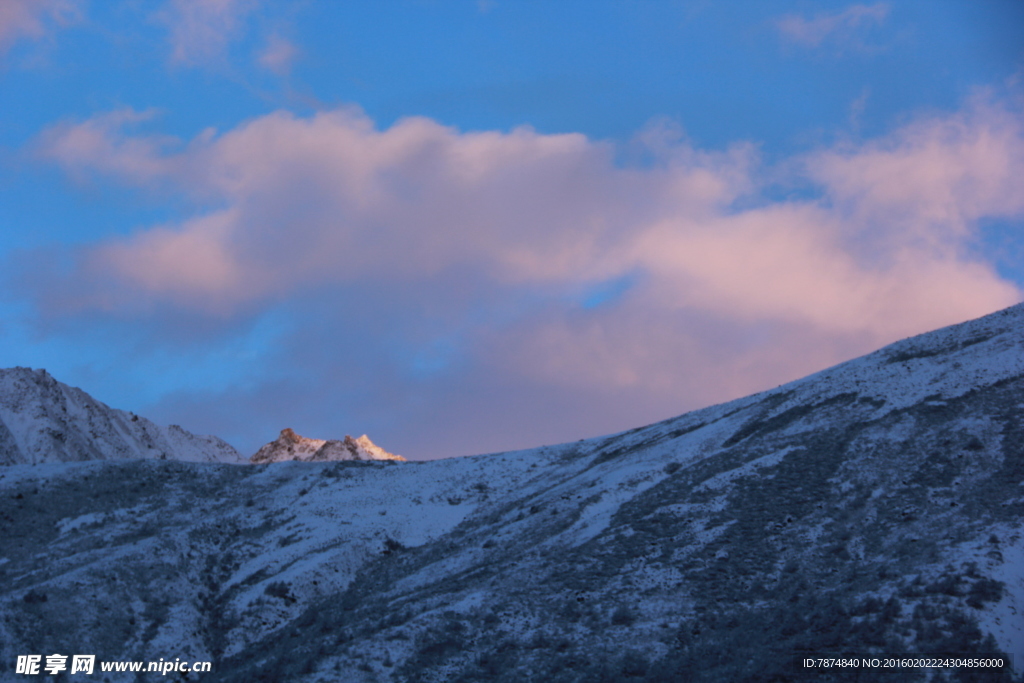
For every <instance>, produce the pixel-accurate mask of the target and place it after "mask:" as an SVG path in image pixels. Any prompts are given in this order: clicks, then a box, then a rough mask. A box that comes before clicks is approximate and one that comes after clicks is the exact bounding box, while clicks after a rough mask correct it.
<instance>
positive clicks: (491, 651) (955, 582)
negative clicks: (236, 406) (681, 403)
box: [0, 306, 1024, 682]
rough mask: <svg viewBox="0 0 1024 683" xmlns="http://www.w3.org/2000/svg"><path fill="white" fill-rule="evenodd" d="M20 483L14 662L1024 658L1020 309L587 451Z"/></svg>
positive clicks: (579, 674)
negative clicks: (59, 656) (61, 657)
mask: <svg viewBox="0 0 1024 683" xmlns="http://www.w3.org/2000/svg"><path fill="white" fill-rule="evenodd" d="M0 476H2V478H0V525H2V528H0V538H2V539H3V540H2V542H0V586H2V587H3V588H2V590H3V594H2V598H0V667H6V670H2V669H0V678H2V679H3V680H22V677H19V676H17V675H16V674H14V673H13V666H14V662H15V659H16V656H17V655H19V654H31V653H36V654H43V655H45V654H50V653H54V652H58V653H64V654H72V653H94V654H96V655H97V656H98V658H99V659H101V660H115V659H124V660H153V661H155V660H157V659H159V658H164V659H165V660H166V659H173V658H181V659H182V660H189V661H195V660H209V661H212V662H213V672H212V673H209V674H204V675H203V676H202V677H199V678H197V679H196V680H203V681H239V682H243V681H245V682H249V681H528V680H534V681H600V680H607V681H620V680H650V681H686V680H696V681H715V682H718V681H770V680H776V681H790V680H808V681H811V680H813V681H819V680H872V681H874V680H883V681H884V680H892V681H907V680H926V679H927V678H928V677H929V676H931V677H932V678H933V679H935V680H942V678H941V677H942V676H943V675H945V674H944V673H943V672H941V671H939V670H928V671H926V670H923V669H902V670H892V669H889V670H885V669H878V670H873V671H871V672H865V671H863V670H859V669H856V670H855V669H830V670H829V671H828V672H823V671H821V670H818V669H807V668H804V667H803V666H802V665H801V662H802V661H803V660H804V659H805V658H806V657H816V656H827V655H850V656H857V657H858V658H860V657H868V656H881V655H884V654H891V655H896V654H902V653H923V654H946V655H959V656H965V655H988V654H999V653H1002V654H1004V655H1005V654H1012V655H1013V657H1014V659H1015V661H1016V664H1017V668H1018V675H1019V673H1020V671H1021V669H1022V668H1024V529H1022V520H1024V307H1022V306H1017V307H1014V308H1011V309H1008V310H1006V311H1002V312H1000V313H997V314H994V315H991V316H988V317H986V318H982V319H980V320H976V321H972V322H969V323H965V324H963V325H959V326H956V327H952V328H947V329H943V330H939V331H937V332H933V333H930V334H927V335H923V336H920V337H917V338H914V339H910V340H906V341H903V342H900V343H897V344H895V345H893V346H890V347H888V348H886V349H883V350H881V351H878V352H876V353H873V354H871V355H868V356H865V357H863V358H860V359H857V360H854V361H851V362H849V363H846V364H843V365H840V366H837V367H835V368H832V369H830V370H826V371H824V372H821V373H818V374H816V375H813V376H811V377H808V378H805V379H803V380H800V381H798V382H794V383H791V384H788V385H785V386H782V387H779V388H778V389H775V390H773V391H769V392H765V393H762V394H758V395H755V396H751V397H748V398H745V399H741V400H738V401H733V402H731V403H727V404H723V405H720V406H714V407H711V408H707V409H705V410H701V411H697V412H693V413H689V414H686V415H683V416H681V417H678V418H675V419H672V420H667V421H665V422H661V423H658V424H655V425H651V426H648V427H642V428H638V429H634V430H631V431H629V432H625V433H622V434H616V435H613V436H609V437H602V438H598V439H591V440H588V441H580V442H577V443H572V444H563V445H559V446H552V447H547V448H539V449H533V450H528V451H520V452H515V453H499V454H493V455H482V456H475V457H467V458H458V459H450V460H441V461H434V462H425V463H416V462H410V463H401V464H397V463H393V462H280V463H272V464H267V465H227V464H218V463H184V462H172V461H160V460H119V461H105V462H104V461H93V462H72V463H53V464H42V465H36V466H30V465H15V466H10V467H6V468H2V469H0ZM946 673H948V674H949V675H950V676H952V678H950V680H984V681H987V680H1010V675H1011V674H1010V673H1009V672H1008V671H1006V670H1001V671H994V670H985V671H980V670H976V669H971V670H968V669H961V670H959V671H956V672H946ZM108 675H109V674H108ZM109 676H110V677H111V680H117V679H116V678H114V677H113V675H109ZM936 676H937V677H938V678H936ZM958 677H959V678H958ZM972 677H973V678H972ZM157 678H160V679H164V678H166V679H167V680H174V677H173V676H169V677H156V678H154V679H153V680H156V679H157ZM126 680H134V679H132V678H128V679H126Z"/></svg>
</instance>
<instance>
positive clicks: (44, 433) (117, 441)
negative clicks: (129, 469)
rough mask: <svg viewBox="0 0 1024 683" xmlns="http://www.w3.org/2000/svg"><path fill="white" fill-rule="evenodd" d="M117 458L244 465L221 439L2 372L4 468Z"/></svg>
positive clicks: (29, 375) (30, 374) (25, 372)
mask: <svg viewBox="0 0 1024 683" xmlns="http://www.w3.org/2000/svg"><path fill="white" fill-rule="evenodd" d="M117 458H158V459H168V458H169V459H172V460H186V461H195V462H242V458H241V456H240V455H239V454H238V452H237V451H235V449H233V448H232V447H231V446H229V445H228V444H227V443H225V442H224V441H222V440H220V439H218V438H217V437H213V436H196V435H195V434H192V433H190V432H187V431H185V430H184V429H182V428H181V427H179V426H177V425H171V426H169V427H163V426H160V425H156V424H153V423H152V422H150V421H149V420H147V419H146V418H144V417H139V416H138V415H135V414H133V413H129V412H125V411H123V410H115V409H113V408H110V407H108V406H106V405H104V404H103V403H100V402H99V401H97V400H95V399H93V398H92V397H91V396H89V395H88V394H86V393H85V392H84V391H82V390H81V389H76V388H74V387H69V386H68V385H66V384H63V383H61V382H58V381H57V380H55V379H54V378H53V377H51V376H50V375H49V373H47V372H46V371H45V370H32V369H29V368H10V369H0V465H13V464H17V463H32V464H35V463H43V462H68V461H79V460H110V459H117Z"/></svg>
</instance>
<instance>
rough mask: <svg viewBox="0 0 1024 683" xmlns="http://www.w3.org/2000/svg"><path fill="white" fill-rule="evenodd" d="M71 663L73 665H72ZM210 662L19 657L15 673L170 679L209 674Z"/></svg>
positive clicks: (93, 656) (82, 656)
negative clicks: (107, 674) (150, 675)
mask: <svg viewBox="0 0 1024 683" xmlns="http://www.w3.org/2000/svg"><path fill="white" fill-rule="evenodd" d="M69 660H70V661H69ZM210 667H211V665H210V662H183V661H181V660H180V659H175V660H174V661H173V662H172V661H170V660H167V661H164V659H163V658H162V657H161V658H160V661H158V662H99V666H98V667H97V666H96V655H70V656H69V655H61V654H52V655H46V656H45V657H44V656H43V655H18V661H17V664H16V665H15V669H14V673H16V674H23V675H26V676H37V675H40V674H49V675H50V676H54V675H56V674H58V673H61V672H64V671H66V672H68V673H71V674H92V673H93V671H97V670H98V671H100V672H108V671H125V672H134V673H141V672H146V673H158V674H162V675H164V676H166V675H167V674H169V673H189V672H192V671H194V672H197V673H205V672H207V671H209V670H210Z"/></svg>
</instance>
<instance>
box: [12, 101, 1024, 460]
mask: <svg viewBox="0 0 1024 683" xmlns="http://www.w3.org/2000/svg"><path fill="white" fill-rule="evenodd" d="M145 118H146V114H140V113H137V112H134V111H130V110H128V111H120V112H113V113H108V114H103V115H100V116H97V117H95V118H93V119H90V120H87V121H81V122H70V123H65V124H62V125H60V126H56V127H54V128H51V129H50V130H49V131H47V132H46V133H45V134H44V135H43V136H42V137H41V138H40V140H39V142H38V150H39V154H40V155H41V156H42V157H43V158H45V159H48V160H49V161H51V162H53V163H56V164H59V165H60V166H62V167H63V168H65V169H66V170H67V171H68V172H69V173H71V174H75V175H94V176H100V177H103V178H112V179H116V180H117V181H119V182H121V183H125V184H135V185H138V186H140V187H143V188H160V190H161V191H163V192H168V191H170V192H173V193H176V194H178V195H179V196H180V198H181V199H180V200H181V201H185V202H187V203H190V204H191V205H192V206H193V207H194V211H193V213H192V215H191V216H190V217H187V218H185V219H183V220H181V221H179V222H175V223H172V224H166V225H156V226H150V227H147V228H144V229H141V230H139V231H138V232H136V233H135V234H133V235H131V236H128V237H118V238H113V239H110V240H107V241H105V242H101V243H97V244H91V245H86V246H83V247H81V248H79V249H78V250H77V251H75V252H74V253H72V254H71V255H70V258H69V259H66V261H67V262H69V263H70V265H69V266H68V267H67V268H65V269H63V270H59V271H58V270H54V271H53V272H50V273H47V274H46V276H45V277H40V276H38V275H36V276H34V278H33V279H32V282H33V283H34V284H32V285H31V287H32V291H33V296H34V298H35V301H36V303H37V306H38V307H39V310H40V311H41V313H42V315H43V316H44V318H49V319H60V318H62V317H64V318H66V317H69V316H92V317H94V318H95V317H97V316H99V317H104V316H105V317H106V318H107V319H110V320H119V321H135V322H139V321H143V322H144V324H145V325H148V326H150V327H153V328H154V329H158V330H159V329H163V327H165V326H170V325H172V324H173V325H178V326H180V325H181V324H182V320H190V321H192V323H189V324H195V321H211V320H214V321H218V322H217V325H219V326H220V327H219V328H218V329H220V330H221V332H220V333H221V334H231V330H233V329H234V330H242V329H243V328H244V329H248V328H247V327H246V326H249V325H251V324H252V321H253V320H254V319H258V318H259V317H260V316H261V315H266V314H267V312H268V311H274V312H275V315H283V316H285V317H287V319H288V320H290V321H291V322H290V327H289V330H288V332H287V333H286V334H284V335H282V336H281V337H280V338H278V339H277V341H276V342H275V348H274V350H273V351H272V352H270V354H269V355H268V357H267V367H268V368H272V370H271V369H268V371H267V377H266V378H264V379H263V380H260V379H255V380H254V381H253V382H250V383H249V384H248V385H247V386H246V387H245V388H239V387H227V388H225V389H224V390H223V393H220V394H218V395H216V396H212V395H211V396H208V397H207V398H206V399H204V398H202V397H199V396H198V395H189V394H183V395H181V396H178V397H172V398H170V399H168V403H167V405H166V406H165V409H166V410H167V411H169V414H174V415H179V414H184V413H189V414H190V415H191V417H192V419H193V423H194V421H195V420H196V419H200V417H199V413H202V415H204V416H206V417H205V418H203V419H208V420H211V421H215V420H216V419H218V418H217V417H216V415H217V414H218V410H217V409H216V408H211V406H215V405H216V404H217V403H218V402H221V403H223V402H224V401H225V400H230V401H231V402H232V403H233V405H234V406H247V410H250V411H252V414H254V415H259V416H260V417H261V418H266V419H267V420H272V422H271V424H270V425H268V428H267V433H268V435H269V436H268V438H269V437H271V436H272V435H273V433H276V430H277V429H280V428H281V427H282V426H287V425H285V424H283V422H282V421H289V423H290V424H292V426H296V425H301V421H302V420H308V421H311V422H316V423H317V425H324V424H328V423H330V424H334V423H337V425H338V426H337V429H340V430H348V431H360V433H361V432H362V431H370V433H371V434H374V438H378V437H377V434H379V433H380V431H381V430H383V431H384V432H385V435H386V436H388V437H390V441H389V440H388V439H383V438H382V439H380V440H381V441H382V442H384V443H385V444H386V445H387V446H388V447H390V448H392V450H396V449H397V450H400V451H401V452H408V453H410V454H412V455H413V456H414V457H416V456H417V454H420V455H423V456H431V457H432V456H438V455H442V454H447V455H453V454H458V453H465V452H474V451H481V450H494V449H499V448H506V447H521V446H527V445H536V444H537V443H541V442H545V441H555V440H565V439H571V438H580V437H583V436H589V435H594V434H598V433H605V432H609V431H612V430H615V429H621V428H627V427H631V426H636V425H638V424H640V423H641V422H645V421H651V420H654V419H657V418H662V417H668V416H670V415H673V414H677V413H680V412H683V411H685V410H688V409H692V408H696V407H700V406H702V405H706V404H708V403H712V402H716V401H721V400H726V399H729V398H733V397H737V396H740V395H743V394H745V393H748V392H751V391H756V390H760V389H764V388H769V387H771V386H774V385H776V384H778V383H781V382H783V381H786V380H789V379H794V378H796V377H799V376H801V375H802V374H805V373H808V372H812V371H815V370H818V369H821V368H823V367H826V366H828V365H830V364H832V363H835V362H837V361H840V360H843V359H846V358H849V357H852V356H854V355H857V354H859V353H863V352H866V351H870V350H872V349H873V348H875V347H877V346H879V345H882V344H884V343H886V342H889V341H893V340H895V339H898V338H901V337H904V336H907V335H910V334H914V333H917V332H922V331H925V330H928V329H932V328H936V327H939V326H942V325H946V324H950V323H954V322H958V321H961V320H965V319H968V318H971V317H974V316H978V315H982V314H984V313H987V312H990V311H992V310H995V309H998V308H1000V307H1003V306H1007V305H1010V304H1013V303H1015V302H1017V301H1019V300H1020V299H1021V292H1020V291H1019V290H1018V289H1017V288H1016V287H1015V286H1014V285H1012V284H1010V283H1009V282H1006V281H1004V280H1003V279H1001V278H1000V277H999V276H998V274H997V273H996V272H995V271H994V269H993V268H992V267H991V265H990V264H988V263H986V262H985V261H983V260H981V259H980V257H978V256H977V255H976V254H975V252H974V251H973V244H974V238H975V237H976V232H977V230H978V224H979V221H980V220H982V219H984V218H990V217H1019V216H1021V215H1022V214H1024V120H1022V117H1021V116H1020V114H1019V113H1018V112H1016V111H1014V110H1012V108H1008V107H1007V106H1004V105H1003V104H1000V103H998V102H994V101H992V100H991V99H985V98H978V99H976V100H975V101H973V102H971V103H970V104H969V105H967V106H966V107H965V108H964V109H963V111H961V112H958V113H955V114H952V115H944V116H933V117H930V118H924V119H921V120H918V121H916V122H913V123H911V124H909V125H906V126H904V127H902V128H900V129H898V130H896V131H894V132H893V133H892V134H890V135H889V136H887V137H885V138H883V139H878V140H874V141H870V142H868V143H863V144H857V145H854V144H850V145H846V146H843V145H838V146H835V147H832V148H827V149H821V150H817V151H813V152H810V153H807V154H805V155H803V156H801V157H799V158H796V159H791V160H789V161H788V162H787V163H786V164H784V165H785V166H786V167H787V168H789V169H797V170H796V171H792V170H791V171H790V176H791V177H789V178H788V180H787V182H788V183H790V184H791V185H790V187H791V189H792V188H793V187H799V188H800V191H795V190H794V191H792V192H789V193H788V194H787V193H786V192H782V193H780V192H779V191H778V190H779V188H778V186H777V185H776V186H770V185H769V183H768V181H767V180H766V179H769V178H772V177H773V175H776V174H777V172H778V169H772V168H766V167H765V166H764V165H763V164H762V163H761V161H760V159H759V157H758V153H757V149H756V147H755V146H753V145H750V144H737V145H735V146H733V147H731V148H729V149H726V150H719V151H703V150H698V149H695V148H694V147H692V146H691V145H690V144H688V143H687V142H686V141H685V140H684V139H678V138H674V137H673V136H672V135H671V134H670V133H671V131H665V130H650V131H646V132H645V134H643V135H640V136H638V138H637V141H636V144H637V145H640V146H643V147H645V157H646V158H648V159H653V160H654V161H653V162H652V163H645V164H635V165H630V164H624V163H622V161H621V155H619V154H618V151H619V150H616V149H615V147H613V146H612V145H611V144H609V143H605V142H601V141H595V140H591V139H588V138H587V137H585V136H583V135H579V134H560V135H547V134H541V133H538V132H536V131H534V130H531V129H529V128H525V127H524V128H517V129H514V130H511V131H507V132H499V131H478V132H464V131H459V130H456V129H453V128H449V127H445V126H443V125H440V124H439V123H437V122H435V121H433V120H430V119H426V118H407V119H403V120H401V121H398V122H397V123H395V124H394V125H393V126H391V127H390V128H387V129H383V130H382V129H379V128H377V127H376V126H375V125H374V123H373V121H371V120H369V119H368V118H367V117H366V116H365V115H363V114H362V113H361V112H360V111H358V110H356V109H345V108H341V109H336V110H332V111H325V112H321V113H318V114H315V115H313V116H310V117H298V116H295V115H293V114H290V113H287V112H277V113H273V114H269V115H266V116H262V117H259V118H256V119H253V120H250V121H248V122H246V123H244V124H243V125H240V126H238V127H236V128H234V129H232V130H229V131H226V132H224V133H216V132H213V131H208V132H206V133H204V134H202V135H200V136H197V137H196V138H195V139H193V140H189V141H181V140H173V139H169V138H166V137H161V136H151V135H144V134H140V133H138V132H137V131H136V130H135V128H133V126H135V125H137V124H138V123H139V122H140V121H142V120H144V119H145ZM783 189H785V188H783ZM780 194H781V195H782V196H789V197H791V198H782V199H779V198H778V197H779V196H780ZM171 311H173V312H174V313H173V315H171V314H170V313H169V312H171ZM140 324H141V323H140ZM179 334H180V333H179ZM157 336H159V335H157ZM271 357H272V358H271ZM286 397H287V398H286ZM324 397H330V398H329V399H325V398H324ZM207 399H208V400H207ZM204 401H205V403H204ZM275 411H276V412H275ZM221 412H223V411H221ZM243 412H244V411H243ZM314 415H315V416H317V417H315V418H314V417H312V416H314ZM292 418H294V419H292ZM223 419H228V418H227V417H224V418H223ZM345 421H347V423H346V422H345ZM343 423H345V424H343ZM353 423H354V424H353ZM350 424H351V425H352V426H351V427H349V426H348V425H350ZM356 424H358V425H361V426H359V427H357V426H355V425H356ZM210 427H211V428H213V427H216V425H215V424H212V423H211V424H210ZM363 427H367V428H366V429H364V428H363ZM375 429H376V430H377V431H376V433H375V432H374V430H375ZM214 431H216V429H215V430H214ZM221 431H222V432H223V429H221ZM317 435H318V436H319V435H322V434H317ZM332 436H333V434H332ZM260 438H262V436H261V437H260ZM255 440H256V441H258V440H259V439H258V438H256V439H255Z"/></svg>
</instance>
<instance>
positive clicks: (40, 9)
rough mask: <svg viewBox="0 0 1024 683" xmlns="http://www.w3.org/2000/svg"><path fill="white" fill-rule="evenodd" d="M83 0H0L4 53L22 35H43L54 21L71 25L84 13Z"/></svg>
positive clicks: (0, 43)
mask: <svg viewBox="0 0 1024 683" xmlns="http://www.w3.org/2000/svg"><path fill="white" fill-rule="evenodd" d="M80 6H81V3H80V2H79V0H4V2H0V54H3V53H4V52H6V51H7V50H8V49H9V48H10V47H11V46H12V45H13V44H14V43H15V42H16V41H17V40H18V39H20V38H32V39H39V38H42V37H43V36H45V35H46V34H47V33H48V32H49V30H50V24H57V25H67V24H69V23H71V22H73V21H75V20H77V19H78V18H79V17H80V16H81V7H80Z"/></svg>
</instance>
